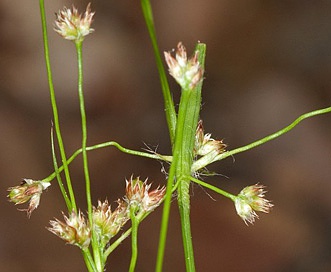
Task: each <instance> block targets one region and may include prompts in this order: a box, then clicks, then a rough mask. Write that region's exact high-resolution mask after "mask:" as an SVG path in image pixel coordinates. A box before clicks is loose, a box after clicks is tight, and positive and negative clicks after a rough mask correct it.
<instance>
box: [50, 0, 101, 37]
mask: <svg viewBox="0 0 331 272" xmlns="http://www.w3.org/2000/svg"><path fill="white" fill-rule="evenodd" d="M94 13H95V12H91V3H89V4H88V5H87V7H86V11H85V13H84V15H82V14H79V13H78V10H77V8H75V7H74V6H72V9H68V8H66V7H64V9H63V10H59V12H58V13H56V14H55V15H56V20H55V27H54V30H55V31H56V32H57V33H58V34H60V35H61V36H62V37H63V38H65V39H67V40H71V41H76V42H81V41H83V40H84V37H85V36H87V35H88V34H90V33H92V32H93V31H94V29H93V28H91V24H92V21H93V16H94Z"/></svg>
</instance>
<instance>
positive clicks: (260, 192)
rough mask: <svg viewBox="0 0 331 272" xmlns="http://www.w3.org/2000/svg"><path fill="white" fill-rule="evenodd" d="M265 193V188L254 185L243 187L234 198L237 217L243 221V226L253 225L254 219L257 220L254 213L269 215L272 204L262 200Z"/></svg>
mask: <svg viewBox="0 0 331 272" xmlns="http://www.w3.org/2000/svg"><path fill="white" fill-rule="evenodd" d="M265 193H266V190H265V186H263V185H260V184H258V183H257V184H255V185H252V186H248V187H245V188H244V189H243V190H241V192H240V193H239V194H238V195H237V196H236V198H235V201H234V202H235V207H236V210H237V213H238V215H239V216H240V217H241V218H242V219H243V220H244V222H245V224H246V225H248V224H247V222H248V223H250V224H253V223H254V222H255V218H259V216H258V215H257V213H256V212H264V213H269V212H270V210H271V208H272V207H273V204H271V203H270V201H269V200H267V199H265V198H264V195H265Z"/></svg>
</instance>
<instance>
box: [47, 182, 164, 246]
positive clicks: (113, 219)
mask: <svg viewBox="0 0 331 272" xmlns="http://www.w3.org/2000/svg"><path fill="white" fill-rule="evenodd" d="M150 187H151V184H147V180H145V182H142V181H141V180H140V179H139V178H136V179H134V178H133V177H131V178H130V180H129V181H126V195H125V197H124V200H121V199H119V200H117V208H116V209H115V210H114V211H112V210H111V206H110V205H109V204H108V200H105V201H104V202H101V201H98V206H97V207H93V211H92V222H93V231H94V233H95V234H96V237H97V239H98V242H99V244H100V247H102V248H105V247H106V246H107V245H108V243H109V241H110V239H111V238H112V237H114V236H115V235H116V234H117V233H118V232H119V231H120V230H121V229H122V227H123V226H124V225H125V223H126V222H127V221H128V220H129V219H130V208H131V207H134V208H135V210H136V211H137V212H138V213H140V214H145V213H147V212H150V211H152V210H154V209H155V208H156V207H157V206H158V205H160V203H161V201H162V200H163V197H164V194H165V187H162V188H161V189H159V188H157V189H155V190H153V191H150V192H149V189H150ZM50 225H51V227H49V228H48V230H49V231H51V232H52V233H54V234H55V235H57V236H58V237H60V238H61V239H63V240H64V241H66V242H67V243H68V244H71V245H76V246H79V247H80V248H81V249H83V250H84V249H86V248H88V246H89V244H90V240H91V226H90V225H89V224H88V223H87V222H86V220H85V217H84V216H83V214H82V213H81V212H78V214H77V213H75V212H72V213H71V214H70V215H69V217H67V216H64V222H61V221H59V220H58V219H55V220H51V221H50Z"/></svg>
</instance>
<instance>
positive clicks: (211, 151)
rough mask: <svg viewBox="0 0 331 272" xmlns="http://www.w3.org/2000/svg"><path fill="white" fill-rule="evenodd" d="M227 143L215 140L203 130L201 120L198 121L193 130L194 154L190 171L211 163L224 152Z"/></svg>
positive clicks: (195, 170)
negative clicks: (194, 130)
mask: <svg viewBox="0 0 331 272" xmlns="http://www.w3.org/2000/svg"><path fill="white" fill-rule="evenodd" d="M226 147H227V145H226V144H225V143H223V140H215V139H213V138H212V137H211V134H210V133H206V134H205V132H204V128H203V124H202V120H200V121H199V122H198V126H197V129H196V132H195V144H194V150H193V152H194V155H195V160H194V162H193V164H192V172H193V173H196V172H197V171H198V170H200V169H202V168H204V167H205V166H207V165H209V164H211V163H213V162H214V161H216V160H217V157H218V156H219V155H220V154H222V153H224V152H225V151H226V150H225V149H226Z"/></svg>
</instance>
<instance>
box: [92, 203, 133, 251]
mask: <svg viewBox="0 0 331 272" xmlns="http://www.w3.org/2000/svg"><path fill="white" fill-rule="evenodd" d="M117 204H118V206H117V208H116V209H115V210H114V211H111V207H110V205H109V204H108V201H107V200H105V201H104V202H101V201H100V200H99V201H98V206H97V207H93V229H94V231H95V233H96V235H97V238H98V240H99V241H100V243H101V244H102V246H105V245H106V244H107V243H108V242H109V240H110V239H111V238H112V237H114V236H115V235H116V234H117V233H118V232H119V231H120V230H121V228H122V227H123V226H124V224H125V223H126V222H127V221H128V220H129V212H128V205H127V203H126V202H124V201H123V200H118V201H117Z"/></svg>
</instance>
